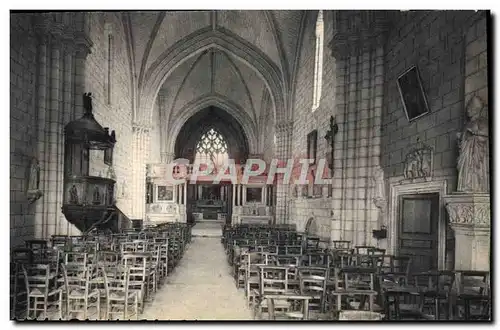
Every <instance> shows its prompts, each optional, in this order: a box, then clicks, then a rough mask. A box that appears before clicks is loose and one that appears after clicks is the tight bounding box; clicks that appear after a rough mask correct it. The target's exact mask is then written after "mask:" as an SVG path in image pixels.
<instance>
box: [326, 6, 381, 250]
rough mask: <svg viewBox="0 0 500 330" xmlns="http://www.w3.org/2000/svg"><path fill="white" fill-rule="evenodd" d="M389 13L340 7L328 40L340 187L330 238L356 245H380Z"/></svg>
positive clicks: (337, 187) (336, 178)
mask: <svg viewBox="0 0 500 330" xmlns="http://www.w3.org/2000/svg"><path fill="white" fill-rule="evenodd" d="M387 15H388V12H386V11H336V12H335V13H334V16H335V17H334V22H333V29H334V31H333V37H332V40H331V41H330V43H329V47H330V49H331V50H332V56H333V57H334V58H335V60H336V69H337V70H336V82H337V86H336V104H335V116H336V122H337V123H338V125H339V130H338V134H337V135H336V137H335V146H334V159H335V162H334V177H333V179H332V184H333V185H334V190H339V191H341V193H340V194H336V193H335V191H334V194H333V200H332V203H333V208H334V209H335V211H334V216H333V219H332V221H333V222H336V223H335V224H332V225H331V228H332V232H331V238H332V239H346V240H351V241H352V242H353V244H354V245H374V244H377V242H374V241H373V238H372V230H373V229H378V227H379V224H378V222H377V208H376V206H375V205H374V203H373V197H374V196H373V190H374V184H373V180H372V179H371V178H372V177H373V174H374V171H375V169H376V168H377V167H378V166H379V165H380V144H381V116H382V99H383V81H384V44H385V40H386V36H387V33H386V32H387V29H388V22H389V19H388V16H387ZM347 169H352V170H351V171H347ZM347 195H351V196H353V198H354V203H352V200H351V199H347V198H346V196H347ZM359 205H362V206H359Z"/></svg>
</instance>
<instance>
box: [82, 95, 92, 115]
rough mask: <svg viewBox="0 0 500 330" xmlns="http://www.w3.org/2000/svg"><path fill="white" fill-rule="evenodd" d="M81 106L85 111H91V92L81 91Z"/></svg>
mask: <svg viewBox="0 0 500 330" xmlns="http://www.w3.org/2000/svg"><path fill="white" fill-rule="evenodd" d="M83 108H84V109H85V112H86V113H92V93H83Z"/></svg>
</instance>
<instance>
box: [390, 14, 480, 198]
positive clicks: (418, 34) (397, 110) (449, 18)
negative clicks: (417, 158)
mask: <svg viewBox="0 0 500 330" xmlns="http://www.w3.org/2000/svg"><path fill="white" fill-rule="evenodd" d="M478 15H480V14H479V13H476V12H473V11H431V12H421V11H418V12H401V13H398V16H397V17H396V18H394V19H393V25H392V27H391V29H390V33H389V36H388V42H387V45H386V52H385V66H386V74H385V79H384V87H385V91H384V111H383V117H382V158H381V162H382V165H383V167H384V170H385V173H386V176H387V177H388V178H391V177H401V176H402V175H403V167H404V165H403V161H404V158H405V156H406V152H407V151H408V150H409V149H411V148H412V147H414V146H415V144H416V142H417V138H419V139H420V141H421V142H422V143H425V144H427V145H428V146H430V147H431V148H433V150H434V173H433V177H434V178H436V179H441V178H442V179H448V180H449V184H448V188H449V190H450V192H451V190H453V189H455V185H456V183H455V180H456V160H457V157H458V155H457V150H458V149H457V137H456V133H457V132H459V131H460V130H461V129H462V126H463V122H464V104H463V100H464V83H465V79H464V73H465V64H466V63H465V52H466V47H467V49H468V50H467V51H468V52H471V51H474V52H476V51H477V53H475V54H476V55H477V57H475V58H474V59H473V60H472V61H473V62H470V63H469V64H467V65H468V66H475V71H471V73H470V74H471V75H473V74H475V75H480V74H481V73H476V72H478V70H479V69H480V66H481V67H483V68H484V67H485V65H486V61H485V51H486V50H485V49H486V41H485V39H484V40H481V39H480V38H479V39H478V40H477V41H475V42H474V44H473V45H472V46H471V45H469V46H467V45H466V41H465V36H466V30H465V29H466V26H469V25H470V24H471V22H472V21H474V20H475V19H477V17H478ZM471 33H474V36H475V37H478V36H477V35H476V33H479V34H480V35H479V37H481V35H483V36H485V35H486V28H485V26H483V27H482V28H480V29H474V32H471ZM484 38H485V37H484ZM471 42H472V40H471ZM475 47H478V48H477V49H476V48H475ZM472 48H475V49H474V50H472ZM481 52H484V53H483V55H480V53H481ZM412 65H416V66H417V67H418V70H419V73H420V76H421V79H422V84H423V89H424V91H425V94H426V96H427V101H428V105H429V110H430V113H429V114H428V115H425V116H423V117H420V118H418V119H416V120H414V121H412V122H409V121H408V119H407V118H406V115H405V112H404V110H403V104H402V102H401V97H400V94H399V91H398V87H397V83H396V81H397V78H398V76H399V75H400V74H401V73H403V72H404V71H405V70H406V69H407V68H409V67H410V66H412ZM469 79H474V78H473V77H471V78H469Z"/></svg>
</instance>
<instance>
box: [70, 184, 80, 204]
mask: <svg viewBox="0 0 500 330" xmlns="http://www.w3.org/2000/svg"><path fill="white" fill-rule="evenodd" d="M69 203H70V204H78V189H76V186H75V185H73V186H72V187H71V189H70V190H69Z"/></svg>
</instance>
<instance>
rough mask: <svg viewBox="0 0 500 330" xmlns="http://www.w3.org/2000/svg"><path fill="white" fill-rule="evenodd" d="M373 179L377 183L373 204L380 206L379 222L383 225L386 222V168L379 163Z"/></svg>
mask: <svg viewBox="0 0 500 330" xmlns="http://www.w3.org/2000/svg"><path fill="white" fill-rule="evenodd" d="M372 180H373V182H374V185H375V189H374V194H373V199H372V200H373V204H375V206H376V207H377V208H378V219H377V220H378V223H379V224H381V225H383V224H384V223H385V214H386V207H387V198H386V195H385V180H384V170H383V169H382V167H380V166H379V165H377V166H376V167H375V170H374V173H373V177H372Z"/></svg>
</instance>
